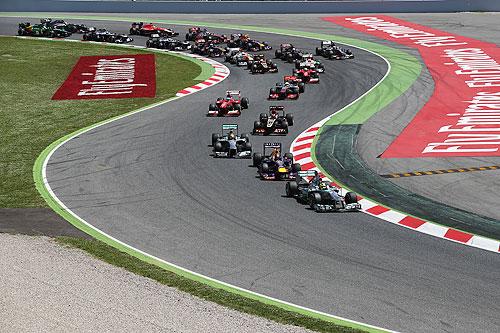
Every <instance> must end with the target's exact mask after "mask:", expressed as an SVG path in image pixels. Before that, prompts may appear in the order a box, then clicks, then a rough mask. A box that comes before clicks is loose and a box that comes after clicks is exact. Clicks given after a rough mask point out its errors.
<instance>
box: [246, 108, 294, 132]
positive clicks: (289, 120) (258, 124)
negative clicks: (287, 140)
mask: <svg viewBox="0 0 500 333" xmlns="http://www.w3.org/2000/svg"><path fill="white" fill-rule="evenodd" d="M292 125H293V115H292V114H291V113H285V107H284V106H270V107H269V114H267V113H261V114H260V116H259V120H256V121H255V122H254V123H253V134H254V135H272V134H276V135H286V134H288V126H292Z"/></svg>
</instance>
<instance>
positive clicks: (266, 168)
mask: <svg viewBox="0 0 500 333" xmlns="http://www.w3.org/2000/svg"><path fill="white" fill-rule="evenodd" d="M260 172H262V173H268V172H269V164H267V163H266V162H264V163H262V165H261V166H260Z"/></svg>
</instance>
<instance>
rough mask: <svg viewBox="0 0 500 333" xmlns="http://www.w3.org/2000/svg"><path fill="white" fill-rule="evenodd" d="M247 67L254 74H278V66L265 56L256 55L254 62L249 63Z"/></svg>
mask: <svg viewBox="0 0 500 333" xmlns="http://www.w3.org/2000/svg"><path fill="white" fill-rule="evenodd" d="M247 66H248V68H249V69H250V71H251V73H252V74H257V73H277V72H278V65H276V64H275V63H274V62H272V61H271V60H266V58H265V56H264V55H263V54H257V55H255V56H254V57H253V60H252V61H249V62H248V63H247Z"/></svg>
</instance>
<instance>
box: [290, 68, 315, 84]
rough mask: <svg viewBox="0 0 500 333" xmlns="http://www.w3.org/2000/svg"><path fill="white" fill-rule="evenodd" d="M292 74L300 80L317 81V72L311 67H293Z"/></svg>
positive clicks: (305, 81) (306, 81)
mask: <svg viewBox="0 0 500 333" xmlns="http://www.w3.org/2000/svg"><path fill="white" fill-rule="evenodd" d="M293 76H295V77H296V78H298V79H299V80H300V82H304V83H319V74H318V72H317V71H316V70H315V69H312V68H302V69H294V70H293Z"/></svg>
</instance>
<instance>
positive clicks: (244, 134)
mask: <svg viewBox="0 0 500 333" xmlns="http://www.w3.org/2000/svg"><path fill="white" fill-rule="evenodd" d="M240 138H242V139H244V140H245V142H248V141H249V140H250V137H249V136H248V134H247V133H242V134H241V135H240Z"/></svg>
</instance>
